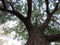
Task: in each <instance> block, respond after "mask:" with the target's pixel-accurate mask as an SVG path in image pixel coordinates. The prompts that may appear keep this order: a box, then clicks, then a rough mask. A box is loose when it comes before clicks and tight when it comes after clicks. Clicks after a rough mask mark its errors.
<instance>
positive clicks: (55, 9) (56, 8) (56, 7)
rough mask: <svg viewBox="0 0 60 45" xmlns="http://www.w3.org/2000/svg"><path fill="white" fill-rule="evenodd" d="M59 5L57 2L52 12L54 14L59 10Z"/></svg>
mask: <svg viewBox="0 0 60 45" xmlns="http://www.w3.org/2000/svg"><path fill="white" fill-rule="evenodd" d="M58 5H59V3H57V4H56V6H55V8H54V10H53V11H52V13H51V14H52V15H53V14H54V13H55V12H56V11H57V10H58Z"/></svg>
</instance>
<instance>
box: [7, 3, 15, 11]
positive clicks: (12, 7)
mask: <svg viewBox="0 0 60 45" xmlns="http://www.w3.org/2000/svg"><path fill="white" fill-rule="evenodd" d="M7 3H9V4H10V6H11V8H12V10H15V9H14V7H13V5H12V4H11V2H7Z"/></svg>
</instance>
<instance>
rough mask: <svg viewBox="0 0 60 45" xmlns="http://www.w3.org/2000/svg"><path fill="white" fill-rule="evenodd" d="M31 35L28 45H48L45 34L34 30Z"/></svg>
mask: <svg viewBox="0 0 60 45" xmlns="http://www.w3.org/2000/svg"><path fill="white" fill-rule="evenodd" d="M28 33H29V38H28V41H27V44H26V45H48V41H47V39H46V37H45V35H44V34H42V33H41V32H39V30H38V29H36V28H33V29H32V30H31V31H30V32H28Z"/></svg>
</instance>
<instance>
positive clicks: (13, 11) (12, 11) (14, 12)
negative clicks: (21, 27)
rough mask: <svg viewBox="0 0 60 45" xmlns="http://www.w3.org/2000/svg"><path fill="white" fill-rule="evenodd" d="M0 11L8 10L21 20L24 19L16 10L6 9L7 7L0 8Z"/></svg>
mask: <svg viewBox="0 0 60 45" xmlns="http://www.w3.org/2000/svg"><path fill="white" fill-rule="evenodd" d="M0 10H1V11H6V12H9V13H12V14H14V15H16V16H17V17H18V18H19V19H21V21H24V20H25V17H24V16H23V15H22V14H21V13H19V12H18V11H15V10H7V9H4V8H0Z"/></svg>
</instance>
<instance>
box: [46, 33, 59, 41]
mask: <svg viewBox="0 0 60 45" xmlns="http://www.w3.org/2000/svg"><path fill="white" fill-rule="evenodd" d="M47 39H48V41H50V42H52V41H58V40H60V33H59V34H54V35H49V36H47Z"/></svg>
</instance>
